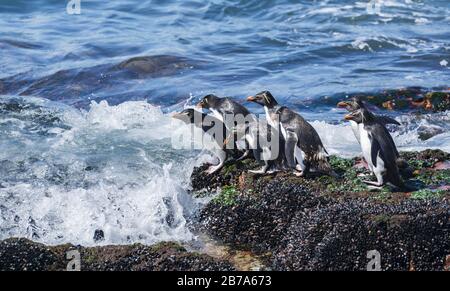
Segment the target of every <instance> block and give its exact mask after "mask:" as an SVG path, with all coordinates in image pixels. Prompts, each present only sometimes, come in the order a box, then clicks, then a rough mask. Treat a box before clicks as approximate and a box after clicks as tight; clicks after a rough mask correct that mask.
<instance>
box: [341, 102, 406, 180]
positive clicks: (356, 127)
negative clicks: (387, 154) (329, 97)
mask: <svg viewBox="0 0 450 291" xmlns="http://www.w3.org/2000/svg"><path fill="white" fill-rule="evenodd" d="M337 106H338V107H339V108H345V109H347V110H348V111H350V112H353V111H357V110H359V109H360V108H363V109H364V111H368V112H370V111H369V109H367V107H366V106H365V104H364V102H363V101H362V100H361V98H360V97H353V98H352V99H351V100H350V101H341V102H339V103H338V104H337ZM371 114H372V116H373V117H374V122H377V123H379V124H380V125H381V126H382V127H383V129H384V130H385V131H386V133H387V137H388V139H389V142H390V143H392V145H393V148H394V149H395V156H396V162H397V166H398V168H399V171H400V173H401V175H402V176H403V177H404V178H410V177H412V175H413V170H412V169H411V168H410V167H409V165H408V163H407V162H406V161H405V160H403V159H402V158H400V154H399V152H398V150H397V147H396V146H395V143H394V140H393V139H392V136H391V134H390V133H389V131H388V130H387V128H386V125H387V124H395V125H401V124H400V123H399V122H398V121H397V120H395V119H393V118H391V117H389V116H383V115H375V114H373V113H371ZM348 121H349V122H350V126H351V128H352V131H353V133H354V135H355V138H356V139H357V140H358V143H360V144H361V137H360V127H361V126H362V124H361V123H360V124H358V123H356V122H355V121H353V120H348Z"/></svg>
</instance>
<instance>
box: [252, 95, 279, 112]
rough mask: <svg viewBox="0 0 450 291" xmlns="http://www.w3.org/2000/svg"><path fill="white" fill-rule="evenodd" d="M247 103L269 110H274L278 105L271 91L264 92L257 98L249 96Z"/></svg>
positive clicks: (256, 96)
mask: <svg viewBox="0 0 450 291" xmlns="http://www.w3.org/2000/svg"><path fill="white" fill-rule="evenodd" d="M247 101H251V102H255V103H258V104H259V105H262V106H267V107H268V108H273V107H275V106H277V105H278V102H277V100H275V98H274V97H273V96H272V94H271V93H270V92H269V91H262V92H259V93H258V94H256V95H255V96H249V97H247Z"/></svg>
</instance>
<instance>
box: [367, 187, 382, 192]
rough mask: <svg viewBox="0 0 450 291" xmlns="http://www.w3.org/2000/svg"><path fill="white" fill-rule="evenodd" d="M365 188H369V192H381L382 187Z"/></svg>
mask: <svg viewBox="0 0 450 291" xmlns="http://www.w3.org/2000/svg"><path fill="white" fill-rule="evenodd" d="M367 188H369V191H381V190H382V189H383V186H367Z"/></svg>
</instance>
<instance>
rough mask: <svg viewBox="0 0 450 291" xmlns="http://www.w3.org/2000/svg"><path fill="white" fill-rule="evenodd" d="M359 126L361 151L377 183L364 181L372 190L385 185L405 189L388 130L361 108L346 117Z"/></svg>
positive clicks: (395, 151) (394, 147)
mask: <svg viewBox="0 0 450 291" xmlns="http://www.w3.org/2000/svg"><path fill="white" fill-rule="evenodd" d="M344 119H345V120H352V121H354V122H355V123H357V124H358V128H359V136H360V144H361V150H362V153H363V156H364V159H365V160H366V162H367V164H368V165H369V169H370V171H371V172H372V173H373V174H374V175H375V177H376V178H377V182H372V181H363V182H364V183H366V184H368V185H370V186H369V188H371V189H380V188H381V187H382V186H384V185H386V184H387V185H390V186H393V187H394V188H400V189H401V188H405V184H404V183H403V180H402V179H401V178H400V174H399V170H398V167H397V163H396V159H397V154H396V153H397V152H398V151H397V149H396V146H395V144H394V143H393V142H391V140H392V137H391V136H390V134H389V132H388V131H387V130H386V128H385V127H384V126H383V125H382V124H381V123H380V122H379V121H378V120H377V117H376V116H375V115H373V114H372V113H371V112H369V111H368V110H367V109H366V108H364V107H361V108H359V109H358V110H355V111H352V112H351V113H349V114H347V115H346V116H345V117H344Z"/></svg>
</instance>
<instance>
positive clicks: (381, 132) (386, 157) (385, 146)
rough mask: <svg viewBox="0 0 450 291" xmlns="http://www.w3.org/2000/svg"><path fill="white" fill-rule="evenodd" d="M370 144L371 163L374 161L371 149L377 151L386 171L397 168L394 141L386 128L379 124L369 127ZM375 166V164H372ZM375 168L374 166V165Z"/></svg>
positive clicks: (374, 156) (374, 157)
mask: <svg viewBox="0 0 450 291" xmlns="http://www.w3.org/2000/svg"><path fill="white" fill-rule="evenodd" d="M370 136H371V139H372V140H373V142H372V161H373V160H374V159H375V160H376V155H374V151H373V149H378V151H377V153H378V152H379V153H380V157H381V158H382V159H383V162H384V165H385V167H386V168H388V169H393V168H394V167H395V168H396V167H397V155H396V152H397V148H396V147H395V144H394V141H393V140H392V137H391V135H390V134H389V132H388V131H387V130H386V128H385V127H384V126H382V125H380V124H377V125H375V126H372V127H371V134H370ZM374 147H375V148H374ZM374 165H375V163H374ZM375 166H376V165H375Z"/></svg>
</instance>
